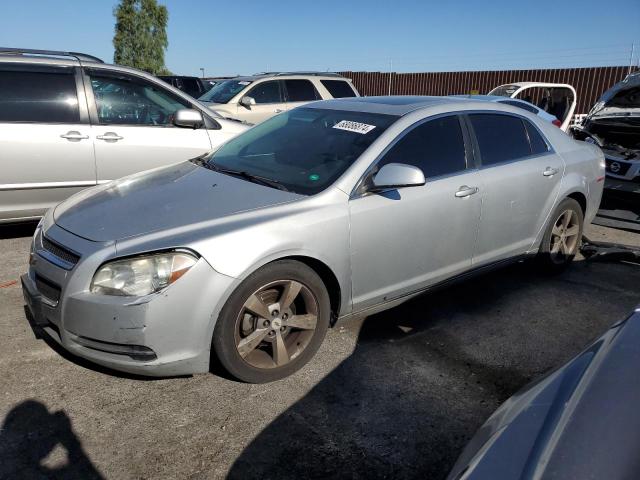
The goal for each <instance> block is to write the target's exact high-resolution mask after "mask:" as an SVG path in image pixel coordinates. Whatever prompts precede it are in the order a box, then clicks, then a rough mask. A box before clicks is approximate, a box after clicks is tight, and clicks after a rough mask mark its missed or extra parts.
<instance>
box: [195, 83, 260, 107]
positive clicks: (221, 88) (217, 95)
mask: <svg viewBox="0 0 640 480" xmlns="http://www.w3.org/2000/svg"><path fill="white" fill-rule="evenodd" d="M251 83H253V82H251V81H249V80H223V81H221V82H215V83H214V85H213V87H211V90H209V91H208V92H206V93H205V94H204V95H202V96H201V97H200V98H199V100H202V101H203V102H213V103H229V101H230V100H231V99H232V98H233V97H235V96H236V95H238V94H239V93H240V92H241V91H242V90H244V89H245V88H247V87H248V86H249V85H251Z"/></svg>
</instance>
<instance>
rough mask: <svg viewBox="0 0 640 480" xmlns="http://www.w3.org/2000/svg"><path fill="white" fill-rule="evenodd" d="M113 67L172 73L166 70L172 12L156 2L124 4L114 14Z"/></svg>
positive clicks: (136, 0) (132, 0)
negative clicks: (168, 25) (114, 65)
mask: <svg viewBox="0 0 640 480" xmlns="http://www.w3.org/2000/svg"><path fill="white" fill-rule="evenodd" d="M113 15H114V17H116V27H115V34H114V36H113V47H114V49H115V51H114V53H113V63H117V64H119V65H127V66H129V67H135V68H139V69H140V70H145V71H147V72H149V73H151V74H153V75H162V74H166V73H170V72H169V71H168V70H167V68H166V67H165V66H164V52H165V50H166V49H167V47H168V46H169V41H168V39H167V22H168V20H169V12H168V11H167V7H165V6H164V5H158V3H157V1H156V0H120V3H119V4H118V6H116V7H115V8H114V10H113Z"/></svg>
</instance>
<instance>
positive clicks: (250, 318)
mask: <svg viewBox="0 0 640 480" xmlns="http://www.w3.org/2000/svg"><path fill="white" fill-rule="evenodd" d="M330 316H331V306H330V302H329V294H328V293H327V289H326V287H325V286H324V283H323V282H322V279H321V278H320V277H319V276H318V274H317V273H315V272H314V271H313V270H312V269H311V268H309V267H308V266H307V265H305V264H303V263H301V262H297V261H294V260H283V261H278V262H274V263H271V264H268V265H266V266H265V267H263V268H262V269H260V270H258V271H257V272H255V273H253V274H252V275H250V276H249V277H248V278H247V279H246V280H245V281H244V282H243V283H242V284H241V285H240V286H239V287H238V288H237V289H236V291H235V292H233V294H232V295H231V297H230V298H229V300H228V301H227V303H226V305H225V306H224V308H223V309H222V312H221V314H220V317H219V318H218V322H217V324H216V327H215V330H214V334H213V342H212V344H213V349H214V351H215V353H216V355H217V356H218V359H219V360H220V363H221V364H222V366H223V367H224V368H225V369H226V370H227V371H228V372H229V373H230V374H231V375H233V376H234V377H236V378H238V379H239V380H243V381H245V382H250V383H265V382H271V381H273V380H277V379H280V378H283V377H286V376H288V375H291V374H292V373H293V372H295V371H296V370H298V369H299V368H301V367H302V366H303V365H304V364H306V363H307V362H308V361H309V360H310V359H311V358H312V357H313V356H314V354H315V353H316V351H317V350H318V348H319V347H320V344H321V343H322V341H323V339H324V336H325V334H326V331H327V329H328V327H329V320H330Z"/></svg>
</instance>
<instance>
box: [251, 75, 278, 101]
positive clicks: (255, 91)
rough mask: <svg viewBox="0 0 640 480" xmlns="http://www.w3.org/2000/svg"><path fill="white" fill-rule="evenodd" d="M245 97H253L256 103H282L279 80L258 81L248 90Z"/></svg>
mask: <svg viewBox="0 0 640 480" xmlns="http://www.w3.org/2000/svg"><path fill="white" fill-rule="evenodd" d="M247 97H251V98H253V99H254V100H255V101H256V103H282V101H283V100H282V91H281V89H280V82H279V81H277V80H273V81H269V82H262V83H259V84H258V85H256V86H255V87H253V88H252V89H251V90H249V93H247Z"/></svg>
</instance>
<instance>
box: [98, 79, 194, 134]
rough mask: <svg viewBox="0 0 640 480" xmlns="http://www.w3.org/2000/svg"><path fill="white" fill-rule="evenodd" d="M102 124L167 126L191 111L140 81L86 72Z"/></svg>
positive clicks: (164, 93) (152, 85) (187, 105)
mask: <svg viewBox="0 0 640 480" xmlns="http://www.w3.org/2000/svg"><path fill="white" fill-rule="evenodd" d="M88 73H89V76H90V78H91V86H92V87H93V96H94V97H95V100H96V109H97V110H98V121H99V122H100V123H101V124H103V125H108V124H117V125H169V124H171V122H172V120H173V118H172V117H173V114H174V113H176V111H177V110H180V109H182V108H190V107H191V105H189V103H188V102H187V101H185V100H182V99H181V98H178V97H177V96H174V95H173V94H172V93H171V92H169V91H168V90H163V89H162V88H160V87H159V86H157V85H155V84H153V83H151V82H147V81H145V80H143V79H140V78H135V77H129V76H117V77H116V76H114V77H111V76H104V75H102V74H100V73H96V72H88Z"/></svg>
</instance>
